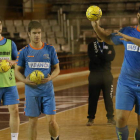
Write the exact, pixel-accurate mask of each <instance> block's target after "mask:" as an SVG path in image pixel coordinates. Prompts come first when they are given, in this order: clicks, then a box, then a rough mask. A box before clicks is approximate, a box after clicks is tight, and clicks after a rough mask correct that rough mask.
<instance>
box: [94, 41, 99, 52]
mask: <svg viewBox="0 0 140 140" xmlns="http://www.w3.org/2000/svg"><path fill="white" fill-rule="evenodd" d="M93 43H94V50H95V53H98V48H97V43H96V42H93Z"/></svg>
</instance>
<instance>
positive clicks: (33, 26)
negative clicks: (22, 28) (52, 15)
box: [28, 21, 42, 32]
mask: <svg viewBox="0 0 140 140" xmlns="http://www.w3.org/2000/svg"><path fill="white" fill-rule="evenodd" d="M32 29H41V30H42V25H41V24H40V23H39V22H38V21H31V22H30V23H29V24H28V32H31V30H32Z"/></svg>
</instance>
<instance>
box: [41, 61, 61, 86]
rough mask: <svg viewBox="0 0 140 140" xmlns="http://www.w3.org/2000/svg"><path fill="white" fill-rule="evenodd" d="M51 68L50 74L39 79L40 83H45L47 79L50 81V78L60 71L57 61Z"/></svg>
mask: <svg viewBox="0 0 140 140" xmlns="http://www.w3.org/2000/svg"><path fill="white" fill-rule="evenodd" d="M53 68H54V70H53V72H52V74H51V75H49V74H48V77H47V78H44V79H42V80H41V83H42V84H44V83H47V82H48V81H51V80H52V79H54V78H55V77H57V76H58V74H59V73H60V68H59V63H57V64H56V65H53Z"/></svg>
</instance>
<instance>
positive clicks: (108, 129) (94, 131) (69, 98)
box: [0, 74, 137, 140]
mask: <svg viewBox="0 0 140 140" xmlns="http://www.w3.org/2000/svg"><path fill="white" fill-rule="evenodd" d="M114 75H115V74H114ZM116 83H117V77H115V78H114V95H115V89H116ZM55 95H56V108H57V115H56V116H57V122H58V124H59V127H60V140H117V137H116V132H115V126H113V125H108V124H107V119H106V111H105V107H104V101H103V99H102V95H101V96H100V100H99V102H98V109H97V114H96V119H95V121H94V122H95V123H94V125H93V126H86V123H87V108H88V105H87V101H88V85H87V84H85V85H81V86H73V87H69V88H68V87H67V88H66V89H63V90H59V91H55ZM20 101H21V102H20V104H19V112H20V121H21V124H20V132H19V140H27V129H28V118H27V117H25V116H24V114H23V110H24V98H23V97H22V96H21V99H20ZM113 101H114V102H115V96H114V98H113ZM8 120H9V113H8V110H7V107H5V106H0V140H10V129H9V126H8ZM136 121H137V116H136V114H135V113H134V110H133V111H132V113H131V116H130V118H129V122H128V126H129V130H130V132H129V139H130V140H133V136H134V131H135V128H136V126H137V123H136ZM37 140H50V135H49V133H48V125H47V121H46V118H45V116H44V115H40V118H39V121H38V138H37Z"/></svg>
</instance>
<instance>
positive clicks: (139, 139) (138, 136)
mask: <svg viewBox="0 0 140 140" xmlns="http://www.w3.org/2000/svg"><path fill="white" fill-rule="evenodd" d="M134 138H135V139H134V140H140V131H139V130H138V129H136V131H135V135H134Z"/></svg>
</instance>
